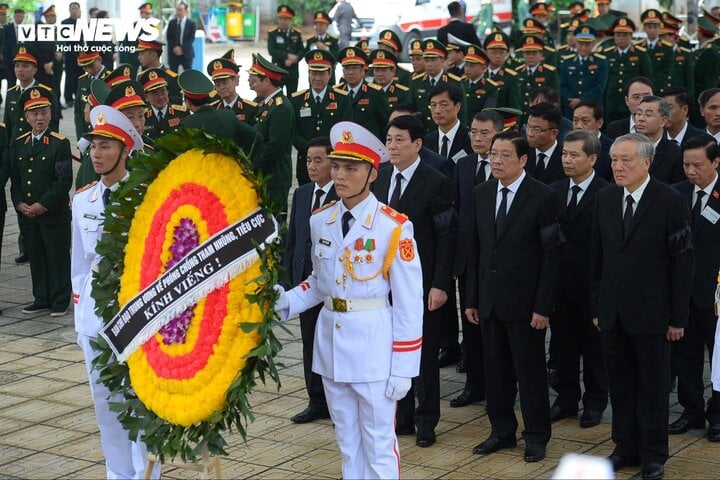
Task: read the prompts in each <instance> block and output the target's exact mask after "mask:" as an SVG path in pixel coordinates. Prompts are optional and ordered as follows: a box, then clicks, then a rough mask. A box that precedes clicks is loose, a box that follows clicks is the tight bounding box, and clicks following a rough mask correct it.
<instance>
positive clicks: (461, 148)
mask: <svg viewBox="0 0 720 480" xmlns="http://www.w3.org/2000/svg"><path fill="white" fill-rule="evenodd" d="M428 99H429V105H430V115H431V116H432V120H433V122H435V125H437V127H438V128H437V130H433V131H431V132H430V133H428V134H427V135H425V142H424V143H425V146H427V147H428V148H429V149H430V150H432V151H433V152H435V153H438V154H440V156H441V157H443V158H447V159H448V160H450V161H451V165H452V170H454V169H455V164H456V163H457V161H458V160H460V159H461V158H462V157H466V156H468V155H469V154H470V152H472V147H471V146H470V136H469V135H468V130H467V127H466V126H465V125H463V124H462V122H460V118H459V114H460V108H461V106H462V100H463V93H462V91H460V89H459V88H457V87H456V86H454V85H450V84H448V83H438V84H437V85H435V86H434V87H433V88H431V89H430V92H428Z"/></svg>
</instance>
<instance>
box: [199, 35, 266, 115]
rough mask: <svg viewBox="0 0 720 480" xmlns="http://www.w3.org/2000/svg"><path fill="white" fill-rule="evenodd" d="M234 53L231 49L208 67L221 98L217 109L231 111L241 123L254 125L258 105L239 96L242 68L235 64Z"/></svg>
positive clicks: (212, 61)
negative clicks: (238, 88)
mask: <svg viewBox="0 0 720 480" xmlns="http://www.w3.org/2000/svg"><path fill="white" fill-rule="evenodd" d="M233 52H234V50H233V49H232V48H231V49H230V50H228V51H227V52H225V54H224V55H223V56H222V57H220V58H216V59H215V60H211V61H210V63H208V66H207V73H208V75H210V78H212V81H213V84H214V85H215V91H216V92H217V94H218V97H220V101H219V102H218V103H217V109H218V110H220V109H226V110H231V111H232V112H233V113H234V114H235V116H236V117H237V119H238V120H240V121H241V122H245V123H247V124H248V125H254V124H255V116H256V115H257V109H258V105H257V103H255V102H253V101H252V100H246V99H244V98H242V97H240V95H238V94H237V90H236V88H237V87H238V85H239V84H240V76H239V72H240V66H239V65H237V64H236V63H235V59H234V55H233Z"/></svg>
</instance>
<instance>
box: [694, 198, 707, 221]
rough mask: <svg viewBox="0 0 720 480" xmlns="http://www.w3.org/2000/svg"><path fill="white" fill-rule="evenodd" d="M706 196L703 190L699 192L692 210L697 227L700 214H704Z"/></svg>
mask: <svg viewBox="0 0 720 480" xmlns="http://www.w3.org/2000/svg"><path fill="white" fill-rule="evenodd" d="M704 196H705V192H704V191H702V190H698V192H697V200H695V205H693V209H692V219H693V224H696V225H697V222H698V221H699V220H700V214H701V213H702V210H703V209H702V199H703V197H704Z"/></svg>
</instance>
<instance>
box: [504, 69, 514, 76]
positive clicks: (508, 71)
mask: <svg viewBox="0 0 720 480" xmlns="http://www.w3.org/2000/svg"><path fill="white" fill-rule="evenodd" d="M505 73H507V74H509V75H512V76H513V77H514V76H516V75H517V72H516V71H515V70H513V69H512V68H506V69H505Z"/></svg>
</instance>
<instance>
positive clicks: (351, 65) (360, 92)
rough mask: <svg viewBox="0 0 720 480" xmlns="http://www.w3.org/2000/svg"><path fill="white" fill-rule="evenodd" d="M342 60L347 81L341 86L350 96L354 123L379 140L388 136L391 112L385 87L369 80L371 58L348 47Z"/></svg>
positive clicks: (342, 55)
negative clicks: (368, 70)
mask: <svg viewBox="0 0 720 480" xmlns="http://www.w3.org/2000/svg"><path fill="white" fill-rule="evenodd" d="M339 61H340V64H341V65H342V67H343V76H344V77H345V81H344V82H343V83H340V84H339V85H338V87H339V88H340V89H342V90H344V91H345V92H347V93H348V96H349V98H350V104H351V105H352V109H353V113H352V118H353V121H354V122H356V123H358V124H360V125H363V126H364V127H365V128H367V129H368V130H370V131H371V132H372V133H373V135H375V136H376V137H378V138H380V137H382V136H384V135H385V127H386V125H387V121H388V117H389V116H390V110H389V109H388V102H387V99H386V98H385V95H384V94H383V93H382V91H381V90H382V88H381V87H380V86H379V85H377V84H375V83H369V82H367V81H366V80H365V69H366V68H367V67H368V56H367V55H365V52H363V51H362V50H360V49H359V48H357V47H346V48H343V49H342V50H340V58H339Z"/></svg>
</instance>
